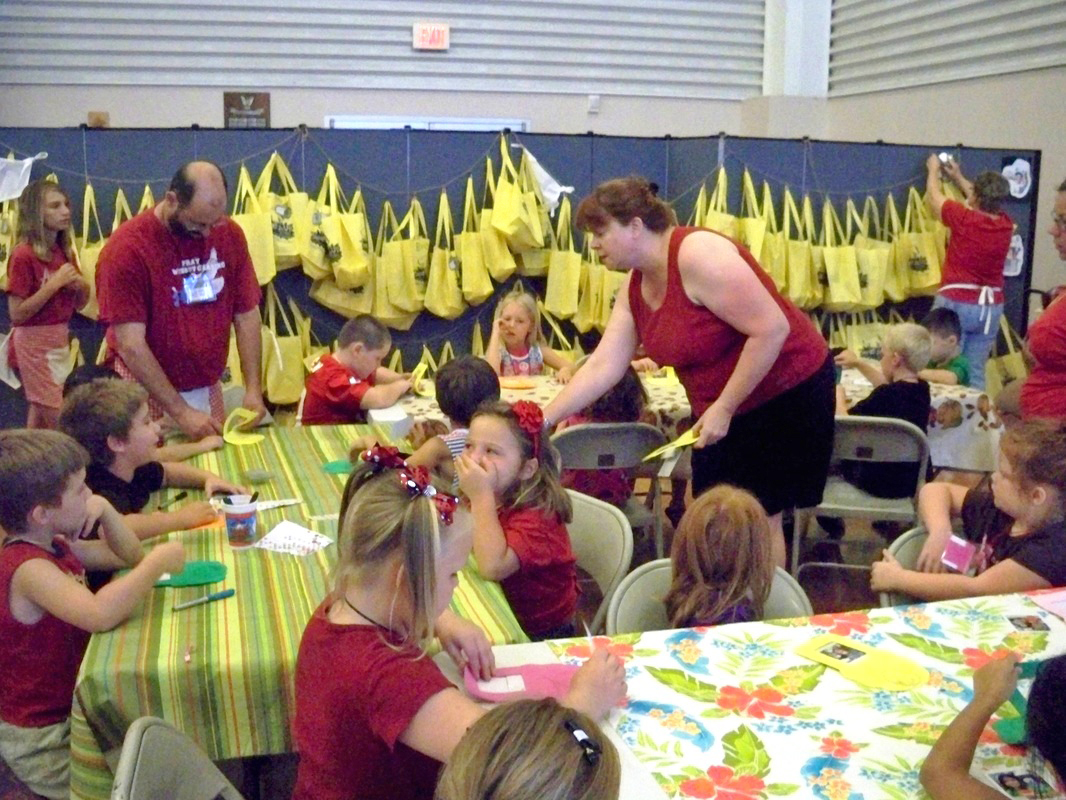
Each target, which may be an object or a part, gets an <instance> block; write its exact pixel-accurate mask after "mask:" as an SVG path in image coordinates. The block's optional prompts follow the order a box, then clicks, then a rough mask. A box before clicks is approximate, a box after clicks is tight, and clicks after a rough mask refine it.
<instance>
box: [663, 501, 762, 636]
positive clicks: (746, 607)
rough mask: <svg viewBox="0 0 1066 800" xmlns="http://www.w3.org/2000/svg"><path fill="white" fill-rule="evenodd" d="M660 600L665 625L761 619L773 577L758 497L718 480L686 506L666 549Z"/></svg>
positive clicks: (685, 626)
mask: <svg viewBox="0 0 1066 800" xmlns="http://www.w3.org/2000/svg"><path fill="white" fill-rule="evenodd" d="M670 560H671V562H673V563H672V567H673V578H672V580H671V582H670V591H669V592H667V594H666V597H665V598H663V603H664V604H665V605H666V615H667V617H668V618H669V619H670V625H671V626H672V627H675V628H690V627H693V626H697V625H725V624H728V623H730V622H750V621H752V620H757V619H761V618H762V612H763V605H764V604H765V603H766V598H767V596H769V594H770V584H771V583H772V582H773V579H774V561H773V556H772V554H771V535H770V523H769V520H768V519H767V517H766V512H765V511H763V508H762V506H761V505H759V501H758V500H756V499H755V497H754V496H753V495H752V494H751V493H749V492H746V491H744V490H743V489H737V488H736V487H734V486H728V485H726V484H720V485H718V486H715V487H713V488H711V489H709V490H707V491H706V492H704V493H703V494H701V495H700V496H699V497H698V498H696V500H695V502H693V503H692V505H690V506H689V507H688V510H686V511H685V515H684V516H683V517H682V518H681V522H680V523H679V524H678V527H677V532H676V533H675V534H674V543H673V546H672V547H671V549H670Z"/></svg>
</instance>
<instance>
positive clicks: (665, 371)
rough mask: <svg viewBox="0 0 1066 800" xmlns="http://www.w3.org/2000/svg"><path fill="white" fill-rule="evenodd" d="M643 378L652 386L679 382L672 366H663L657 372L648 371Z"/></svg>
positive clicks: (674, 384)
mask: <svg viewBox="0 0 1066 800" xmlns="http://www.w3.org/2000/svg"><path fill="white" fill-rule="evenodd" d="M645 380H647V382H648V383H650V384H651V385H652V386H677V385H679V384H680V383H681V381H680V380H678V378H677V372H675V371H674V368H673V367H663V368H662V370H661V371H660V372H658V373H649V374H648V377H647V378H646V379H645Z"/></svg>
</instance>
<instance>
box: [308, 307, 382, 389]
mask: <svg viewBox="0 0 1066 800" xmlns="http://www.w3.org/2000/svg"><path fill="white" fill-rule="evenodd" d="M289 313H290V314H292V324H293V327H294V328H295V329H296V333H297V335H299V337H300V355H301V356H303V364H304V372H305V373H310V372H311V368H312V367H313V366H314V365H315V363H316V362H317V361H318V360H319V359H320V358H322V356H324V355H326V354H327V353H329V347H327V346H326V345H324V344H322V342H320V341H319V340H318V337H317V336H315V332H314V330H312V329H311V317H310V316H308V315H307V314H305V313H304V312H303V309H301V308H300V306H299V305H297V303H296V301H295V300H293V299H292V298H291V297H290V298H289ZM396 352H397V353H398V352H400V351H399V350H397V351H396Z"/></svg>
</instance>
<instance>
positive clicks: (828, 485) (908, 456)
mask: <svg viewBox="0 0 1066 800" xmlns="http://www.w3.org/2000/svg"><path fill="white" fill-rule="evenodd" d="M841 461H859V462H863V463H867V464H915V465H916V467H917V469H916V474H917V480H916V481H915V486H914V492H913V493H912V494H911V496H910V497H903V498H899V499H889V498H883V497H875V496H874V495H872V494H869V493H868V492H864V491H863V490H862V489H860V488H859V487H857V486H855V485H854V484H852V483H849V482H848V481H846V480H845V479H844V478H842V477H840V476H839V475H830V476H829V478H828V479H827V480H826V482H825V491H824V492H823V494H822V502H821V503H820V504H819V505H818V506H816V507H815V508H805V509H797V510H796V518H795V519H796V522H795V530H794V532H793V535H792V559H791V570H790V571H791V572H792V574H793V575H795V576H797V577H798V576H799V572H800V570H801V569H803V568H806V567H808V566H811V567H813V566H821V567H828V568H836V569H841V568H843V569H847V568H851V569H866V567H857V566H855V565H846V564H834V563H826V562H808V563H807V564H804V565H803V567H801V566H800V563H799V560H800V553H801V551H802V546H803V537H804V533H805V531H806V529H807V527H808V526H809V524H810V522H811V521H812V519H813V518H814V517H836V518H859V519H869V520H886V521H890V522H914V521H915V519H917V516H918V492H919V491H921V488H922V486H924V485H925V470H926V465H927V464H928V462H929V442H928V440H927V439H926V438H925V434H924V433H923V432H922V431H921V429H919V428H917V427H916V426H914V425H913V424H911V423H910V422H907V421H906V420H902V419H894V418H888V417H857V416H843V417H837V419H836V430H835V433H834V437H833V455H832V461H831V463H832V464H833V465H835V464H839V463H840V462H841Z"/></svg>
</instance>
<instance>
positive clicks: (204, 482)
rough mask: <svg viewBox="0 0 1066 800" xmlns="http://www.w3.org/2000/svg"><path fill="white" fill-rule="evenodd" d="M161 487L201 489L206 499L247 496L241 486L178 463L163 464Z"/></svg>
mask: <svg viewBox="0 0 1066 800" xmlns="http://www.w3.org/2000/svg"><path fill="white" fill-rule="evenodd" d="M163 485H164V486H177V487H181V488H185V489H203V490H204V492H205V493H206V494H207V496H208V497H210V496H211V495H213V494H249V492H248V490H247V489H246V488H245V487H243V486H240V485H238V484H236V483H230V482H229V481H227V480H225V479H224V478H220V477H219V476H218V475H216V474H215V473H213V472H208V471H207V470H206V469H200V468H199V467H194V466H192V465H191V464H183V463H181V462H180V461H167V462H165V463H164V464H163Z"/></svg>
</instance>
